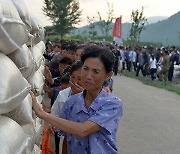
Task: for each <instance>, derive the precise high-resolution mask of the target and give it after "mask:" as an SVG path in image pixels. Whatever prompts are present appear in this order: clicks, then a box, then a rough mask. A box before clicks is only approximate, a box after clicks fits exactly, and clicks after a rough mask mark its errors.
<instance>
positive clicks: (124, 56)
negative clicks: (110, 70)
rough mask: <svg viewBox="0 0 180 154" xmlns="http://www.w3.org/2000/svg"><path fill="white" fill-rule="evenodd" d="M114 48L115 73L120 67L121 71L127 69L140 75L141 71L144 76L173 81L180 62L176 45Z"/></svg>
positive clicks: (179, 53)
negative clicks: (175, 69) (175, 68)
mask: <svg viewBox="0 0 180 154" xmlns="http://www.w3.org/2000/svg"><path fill="white" fill-rule="evenodd" d="M112 50H113V52H114V54H115V56H116V65H115V66H114V73H115V75H117V72H118V67H120V71H121V73H122V70H125V69H126V70H128V71H129V72H130V71H133V72H135V74H136V76H139V72H140V71H141V73H142V75H143V76H144V77H146V76H149V75H150V76H151V79H152V80H155V79H157V78H158V79H159V81H163V80H164V81H167V80H169V81H172V79H173V72H174V65H179V64H180V51H179V50H178V49H176V48H175V47H174V46H172V47H171V48H164V47H162V48H153V47H147V46H144V47H139V46H135V47H131V46H119V47H118V46H112ZM121 69H122V70H121ZM155 74H156V75H155Z"/></svg>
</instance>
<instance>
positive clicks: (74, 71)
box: [51, 61, 83, 152]
mask: <svg viewBox="0 0 180 154" xmlns="http://www.w3.org/2000/svg"><path fill="white" fill-rule="evenodd" d="M81 67H82V62H81V61H77V62H75V63H74V64H73V65H72V67H71V69H70V72H69V74H70V85H71V86H70V87H68V88H66V89H64V90H62V91H60V92H59V94H58V96H57V98H56V101H55V102H54V104H53V106H52V108H51V114H52V115H54V116H56V117H59V115H60V112H61V109H62V107H63V105H64V103H65V102H66V101H67V99H68V98H69V97H70V96H71V95H74V94H77V93H79V92H81V91H83V87H82V82H81ZM63 139H64V138H63V137H61V141H62V140H63ZM59 142H60V137H59V136H58V133H57V132H56V131H55V144H56V152H57V151H59ZM61 151H62V148H61Z"/></svg>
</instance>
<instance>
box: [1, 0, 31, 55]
mask: <svg viewBox="0 0 180 154" xmlns="http://www.w3.org/2000/svg"><path fill="white" fill-rule="evenodd" d="M29 40H30V35H29V33H28V30H27V27H26V26H25V24H24V23H23V21H22V20H21V18H20V17H19V14H18V12H17V9H16V7H15V6H14V4H13V3H12V1H11V0H0V51H1V52H3V53H4V54H10V53H12V52H14V51H15V50H17V49H18V48H19V46H22V45H23V44H26V43H27V42H29Z"/></svg>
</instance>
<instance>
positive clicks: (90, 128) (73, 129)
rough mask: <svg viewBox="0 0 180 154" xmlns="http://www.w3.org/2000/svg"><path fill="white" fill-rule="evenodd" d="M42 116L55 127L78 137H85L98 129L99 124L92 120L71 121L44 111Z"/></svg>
mask: <svg viewBox="0 0 180 154" xmlns="http://www.w3.org/2000/svg"><path fill="white" fill-rule="evenodd" d="M42 118H43V119H44V120H46V121H48V122H49V123H50V124H51V125H53V126H55V127H56V128H59V129H60V130H62V131H64V132H67V133H69V134H73V135H75V136H79V137H85V136H87V135H90V134H92V133H94V132H96V131H98V130H99V129H100V126H98V125H97V124H95V123H92V122H85V123H79V122H73V121H69V120H65V119H62V118H59V117H55V116H53V115H51V114H49V113H45V112H44V114H43V115H42Z"/></svg>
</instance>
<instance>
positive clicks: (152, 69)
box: [150, 54, 157, 80]
mask: <svg viewBox="0 0 180 154" xmlns="http://www.w3.org/2000/svg"><path fill="white" fill-rule="evenodd" d="M156 71H157V61H156V58H155V57H154V55H153V54H152V55H151V58H150V75H151V79H152V80H155V79H156V77H155V75H154V73H156Z"/></svg>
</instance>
